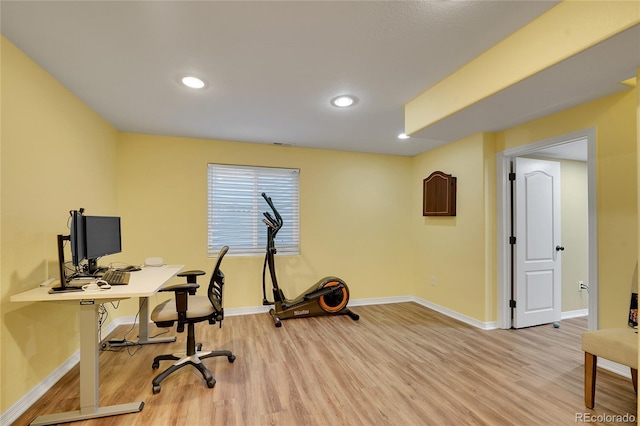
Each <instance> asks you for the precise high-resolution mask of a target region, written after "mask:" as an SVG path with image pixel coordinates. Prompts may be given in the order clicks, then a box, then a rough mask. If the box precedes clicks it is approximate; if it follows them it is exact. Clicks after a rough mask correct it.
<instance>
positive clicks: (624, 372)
mask: <svg viewBox="0 0 640 426" xmlns="http://www.w3.org/2000/svg"><path fill="white" fill-rule="evenodd" d="M598 367H600V368H602V369H603V370H607V371H611V372H612V373H615V374H619V375H620V376H624V377H627V378H629V379H631V368H629V367H627V366H626V365H622V364H618V363H617V362H613V361H609V360H608V359H604V358H598Z"/></svg>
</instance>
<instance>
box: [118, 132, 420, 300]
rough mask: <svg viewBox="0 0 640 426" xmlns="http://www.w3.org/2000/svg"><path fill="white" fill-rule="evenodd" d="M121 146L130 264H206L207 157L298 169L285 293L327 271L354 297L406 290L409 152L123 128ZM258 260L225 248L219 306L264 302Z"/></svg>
mask: <svg viewBox="0 0 640 426" xmlns="http://www.w3.org/2000/svg"><path fill="white" fill-rule="evenodd" d="M118 152H119V162H118V198H119V203H118V204H119V205H120V214H121V215H122V218H123V219H122V220H123V239H124V238H126V240H123V249H124V251H123V256H122V257H123V258H124V259H125V260H126V261H127V262H130V263H140V262H142V261H143V260H144V259H145V258H146V257H149V256H161V257H163V258H164V260H165V261H166V262H168V263H179V264H185V265H186V267H187V268H189V269H192V268H196V269H204V270H206V271H209V270H210V269H211V268H212V267H213V262H212V261H211V260H210V259H207V243H206V230H207V225H206V224H207V222H206V220H207V217H206V212H207V204H206V203H207V198H206V192H207V164H208V163H222V164H244V165H256V166H270V167H291V168H299V169H300V194H301V201H300V234H301V238H300V239H301V243H300V244H301V248H300V255H299V256H281V255H278V256H277V258H276V267H277V272H278V280H279V283H280V284H281V285H282V287H283V290H284V291H285V294H287V295H288V296H289V297H293V296H295V295H297V294H299V293H301V292H302V291H303V290H305V289H306V288H308V287H310V286H311V285H312V284H315V283H316V282H317V281H318V280H319V279H320V278H322V277H324V276H326V275H336V276H338V277H340V278H342V279H344V280H345V281H346V282H347V284H348V285H349V288H350V291H351V297H352V298H358V299H362V298H372V297H387V296H395V295H409V294H412V279H413V278H412V275H411V273H410V270H409V268H407V262H406V259H407V258H408V257H409V256H410V254H411V248H410V246H409V244H407V239H406V236H407V235H408V234H409V225H408V222H409V218H410V212H409V211H408V209H407V208H406V205H407V200H408V194H409V192H410V187H409V185H407V182H408V181H409V177H410V165H411V160H410V159H409V158H406V157H395V156H384V155H366V154H354V153H347V152H336V151H324V150H313V149H301V148H293V147H276V146H270V145H258V144H247V143H243V144H238V143H231V142H222V141H212V140H199V139H187V138H173V137H160V136H149V135H139V134H123V135H121V137H120V144H119V150H118ZM274 201H276V200H274ZM263 259H264V257H263V255H259V256H253V257H234V256H233V246H231V247H230V252H229V255H228V256H227V257H226V258H225V261H224V263H223V270H224V272H225V274H226V276H227V286H226V288H225V292H226V293H225V297H226V300H225V306H227V307H229V308H233V307H247V306H258V305H260V304H261V303H262V290H261V285H262V284H261V275H262V263H263ZM267 285H268V286H269V281H267ZM268 294H269V293H268ZM132 306H133V305H132ZM129 312H131V311H129Z"/></svg>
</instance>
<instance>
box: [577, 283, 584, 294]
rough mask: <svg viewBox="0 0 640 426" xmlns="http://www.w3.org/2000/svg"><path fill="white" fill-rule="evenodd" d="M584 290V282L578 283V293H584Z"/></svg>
mask: <svg viewBox="0 0 640 426" xmlns="http://www.w3.org/2000/svg"><path fill="white" fill-rule="evenodd" d="M583 289H584V281H578V291H579V292H580V291H582V290H583Z"/></svg>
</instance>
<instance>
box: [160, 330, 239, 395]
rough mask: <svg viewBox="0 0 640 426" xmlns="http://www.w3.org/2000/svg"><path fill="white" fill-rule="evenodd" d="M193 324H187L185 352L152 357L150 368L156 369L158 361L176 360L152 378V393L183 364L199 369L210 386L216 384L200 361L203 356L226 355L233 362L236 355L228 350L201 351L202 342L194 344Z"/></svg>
mask: <svg viewBox="0 0 640 426" xmlns="http://www.w3.org/2000/svg"><path fill="white" fill-rule="evenodd" d="M194 326H195V324H193V323H191V324H189V325H188V326H187V352H186V353H176V354H167V355H158V356H157V357H155V358H154V359H153V364H152V366H151V367H152V368H153V369H154V370H157V369H158V368H159V367H160V361H177V362H174V363H173V365H172V366H171V367H169V368H167V369H166V370H164V371H163V372H162V373H160V374H158V375H157V376H156V377H155V378H154V379H153V382H152V384H153V393H154V394H156V393H159V392H160V382H162V381H163V380H164V379H165V378H166V377H167V376H168V375H169V374H171V373H173V372H174V371H176V370H179V369H180V368H182V367H184V366H185V365H192V366H194V367H195V368H197V369H198V371H200V373H201V374H202V377H204V380H205V381H206V382H207V386H208V387H209V388H212V387H214V386H215V385H216V379H215V377H213V374H211V371H209V369H208V368H207V367H206V366H205V365H204V364H203V363H202V360H203V359H205V358H213V357H217V356H226V357H227V360H228V361H229V362H233V361H235V360H236V356H235V355H234V354H233V353H231V351H228V350H219V351H203V350H202V343H198V344H197V345H196V344H195V337H194V336H195V334H194Z"/></svg>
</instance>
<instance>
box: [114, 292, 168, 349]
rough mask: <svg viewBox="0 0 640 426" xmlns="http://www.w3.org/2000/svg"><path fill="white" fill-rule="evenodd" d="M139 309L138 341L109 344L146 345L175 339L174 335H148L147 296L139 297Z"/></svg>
mask: <svg viewBox="0 0 640 426" xmlns="http://www.w3.org/2000/svg"><path fill="white" fill-rule="evenodd" d="M138 306H139V311H140V323H139V324H138V341H137V342H123V343H110V344H109V345H110V346H112V347H114V348H117V347H119V346H127V345H148V344H151V343H171V342H175V341H176V337H175V336H173V337H149V298H148V297H141V298H140V299H139V301H138Z"/></svg>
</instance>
